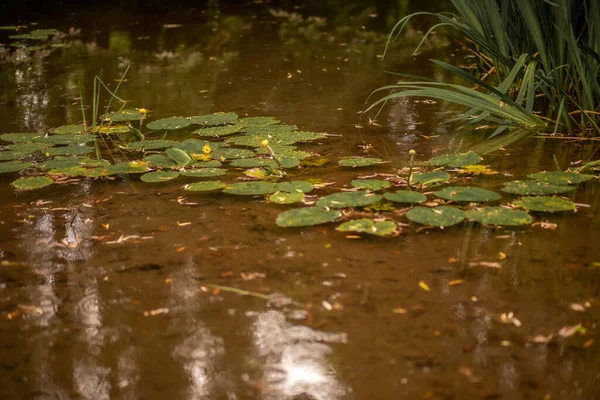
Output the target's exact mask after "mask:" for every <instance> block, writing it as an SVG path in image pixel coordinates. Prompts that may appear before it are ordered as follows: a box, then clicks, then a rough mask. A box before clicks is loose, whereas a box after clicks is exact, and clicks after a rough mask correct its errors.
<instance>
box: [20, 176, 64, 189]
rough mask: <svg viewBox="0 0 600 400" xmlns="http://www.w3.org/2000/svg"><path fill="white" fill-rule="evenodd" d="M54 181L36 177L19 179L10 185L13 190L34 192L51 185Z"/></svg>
mask: <svg viewBox="0 0 600 400" xmlns="http://www.w3.org/2000/svg"><path fill="white" fill-rule="evenodd" d="M53 183H54V181H53V180H52V178H48V177H47V176H36V177H33V178H20V179H17V180H16V181H14V182H13V183H11V185H13V186H14V187H15V188H17V189H19V190H34V189H40V188H43V187H45V186H49V185H52V184H53Z"/></svg>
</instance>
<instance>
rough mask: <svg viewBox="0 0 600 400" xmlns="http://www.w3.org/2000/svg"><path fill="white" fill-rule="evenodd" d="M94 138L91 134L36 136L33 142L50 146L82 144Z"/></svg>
mask: <svg viewBox="0 0 600 400" xmlns="http://www.w3.org/2000/svg"><path fill="white" fill-rule="evenodd" d="M95 138H96V136H95V135H92V134H86V133H82V134H64V135H52V136H38V137H37V138H36V139H35V140H34V142H36V143H47V144H51V145H58V144H84V143H88V142H91V141H92V140H94V139H95Z"/></svg>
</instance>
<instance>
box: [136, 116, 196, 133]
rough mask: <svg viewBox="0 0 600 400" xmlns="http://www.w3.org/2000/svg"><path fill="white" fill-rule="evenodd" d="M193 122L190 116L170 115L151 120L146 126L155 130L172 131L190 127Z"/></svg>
mask: <svg viewBox="0 0 600 400" xmlns="http://www.w3.org/2000/svg"><path fill="white" fill-rule="evenodd" d="M191 124H192V122H191V121H190V120H189V119H188V118H183V117H169V118H163V119H158V120H156V121H152V122H150V123H149V124H148V125H146V127H147V128H148V129H152V130H153V131H162V130H165V131H171V130H176V129H182V128H185V127H188V126H190V125H191Z"/></svg>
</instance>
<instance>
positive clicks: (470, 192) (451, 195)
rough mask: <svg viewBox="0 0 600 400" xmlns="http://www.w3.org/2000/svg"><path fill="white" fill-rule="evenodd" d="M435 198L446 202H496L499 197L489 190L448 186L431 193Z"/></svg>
mask: <svg viewBox="0 0 600 400" xmlns="http://www.w3.org/2000/svg"><path fill="white" fill-rule="evenodd" d="M433 194H434V195H436V196H437V197H441V198H442V199H446V200H453V201H467V202H470V201H494V200H498V199H499V198H500V197H502V196H500V195H499V194H498V193H496V192H492V191H491V190H487V189H481V188H476V187H469V186H450V187H445V188H443V189H442V190H438V191H437V192H433Z"/></svg>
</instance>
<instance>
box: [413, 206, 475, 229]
mask: <svg viewBox="0 0 600 400" xmlns="http://www.w3.org/2000/svg"><path fill="white" fill-rule="evenodd" d="M406 217H407V218H408V219H409V220H411V221H412V222H416V223H419V224H423V225H431V226H437V227H442V228H443V227H447V226H452V225H456V224H458V223H459V222H461V221H462V220H463V219H465V213H464V212H463V211H462V210H459V209H458V208H453V207H447V206H440V207H435V208H427V207H415V208H412V209H410V210H408V212H407V213H406Z"/></svg>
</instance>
